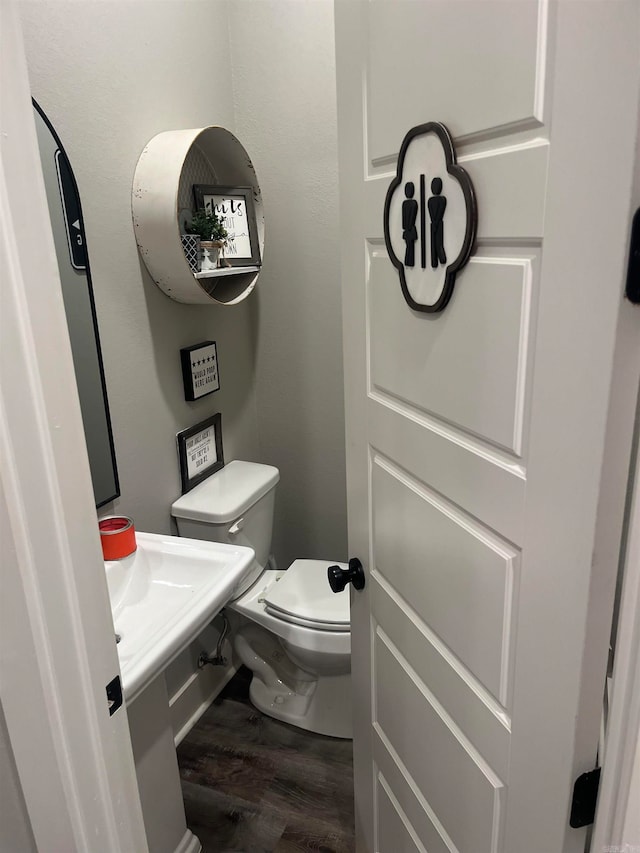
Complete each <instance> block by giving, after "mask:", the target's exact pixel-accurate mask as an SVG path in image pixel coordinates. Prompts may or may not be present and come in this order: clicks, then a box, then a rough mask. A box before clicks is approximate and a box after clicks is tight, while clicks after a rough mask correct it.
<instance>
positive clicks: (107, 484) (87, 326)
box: [32, 100, 120, 507]
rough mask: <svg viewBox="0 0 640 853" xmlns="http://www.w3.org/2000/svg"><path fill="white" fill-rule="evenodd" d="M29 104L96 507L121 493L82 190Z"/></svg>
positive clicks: (38, 113) (54, 135) (52, 136)
mask: <svg viewBox="0 0 640 853" xmlns="http://www.w3.org/2000/svg"><path fill="white" fill-rule="evenodd" d="M32 103H33V111H34V119H35V125H36V132H37V136H38V146H39V148H40V160H41V163H42V171H43V174H44V183H45V190H46V194H47V203H48V205H49V216H50V218H51V227H52V230H53V239H54V243H55V249H56V256H57V259H58V268H59V270H60V280H61V282H62V296H63V300H64V307H65V313H66V315H67V326H68V328H69V338H70V340H71V352H72V355H73V365H74V368H75V373H76V382H77V383H78V393H79V396H80V408H81V411H82V420H83V423H84V433H85V438H86V442H87V450H88V452H89V465H90V467H91V478H92V481H93V492H94V495H95V500H96V506H97V507H101V506H103V505H104V504H106V503H109V501H112V500H114V499H115V498H117V497H119V496H120V485H119V482H118V469H117V465H116V455H115V448H114V444H113V434H112V431H111V418H110V416H109V402H108V399H107V386H106V382H105V378H104V368H103V365H102V353H101V351H100V337H99V334H98V321H97V317H96V309H95V304H94V299H93V288H92V285H91V270H90V268H89V256H88V253H87V245H86V240H85V234H84V224H83V221H82V209H81V206H80V195H79V193H78V187H77V184H76V181H75V178H74V176H73V171H72V169H71V165H70V163H69V159H68V157H67V155H66V153H65V151H64V147H63V145H62V142H61V141H60V138H59V137H58V135H57V133H56V131H55V129H54V127H53V125H52V124H51V122H50V121H49V119H48V118H47V116H46V115H45V113H44V112H43V110H42V108H41V107H40V106H39V105H38V104H37V103H36V101H35V100H33V101H32Z"/></svg>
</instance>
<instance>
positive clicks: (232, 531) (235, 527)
mask: <svg viewBox="0 0 640 853" xmlns="http://www.w3.org/2000/svg"><path fill="white" fill-rule="evenodd" d="M243 527H244V518H239V519H238V520H237V521H234V523H233V524H232V525H231V527H230V528H229V535H230V536H235V535H236V533H240V531H241V530H242V528H243Z"/></svg>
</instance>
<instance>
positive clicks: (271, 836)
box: [178, 667, 355, 853]
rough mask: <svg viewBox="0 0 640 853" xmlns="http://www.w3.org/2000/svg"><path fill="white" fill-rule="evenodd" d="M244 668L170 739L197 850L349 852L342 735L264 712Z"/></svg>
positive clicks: (347, 754)
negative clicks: (176, 740) (176, 739)
mask: <svg viewBox="0 0 640 853" xmlns="http://www.w3.org/2000/svg"><path fill="white" fill-rule="evenodd" d="M250 679H251V673H250V672H249V670H247V669H245V668H244V667H243V668H242V669H241V670H240V671H239V672H238V673H237V674H236V675H235V677H234V678H233V679H232V680H231V681H230V682H229V684H228V685H227V687H226V688H225V690H224V691H223V692H222V693H221V694H220V696H219V697H218V699H217V700H216V701H215V702H214V704H213V705H212V706H211V707H210V708H209V709H208V710H207V711H206V713H205V714H204V715H203V716H202V717H201V719H200V720H199V722H198V723H197V725H196V726H194V728H193V729H192V730H191V731H190V732H189V734H188V735H187V737H186V738H185V739H184V740H183V741H182V743H181V744H180V746H179V747H178V763H179V765H180V775H181V778H182V792H183V795H184V803H185V811H186V814H187V824H188V826H189V828H190V829H191V831H192V832H194V833H195V834H196V835H197V836H198V838H199V839H200V841H201V843H202V847H203V851H204V853H227V851H237V853H295V851H301V850H306V851H317V853H352V851H354V850H355V841H354V826H353V824H354V818H353V766H352V748H351V741H345V740H339V739H337V738H329V737H324V736H323V735H317V734H313V733H312V732H305V731H303V730H302V729H298V728H296V727H295V726H290V725H287V723H281V722H279V721H278V720H272V719H271V718H270V717H267V716H265V715H264V714H261V713H260V712H259V711H257V710H256V709H255V708H254V707H253V706H252V705H251V703H250V701H249V682H250Z"/></svg>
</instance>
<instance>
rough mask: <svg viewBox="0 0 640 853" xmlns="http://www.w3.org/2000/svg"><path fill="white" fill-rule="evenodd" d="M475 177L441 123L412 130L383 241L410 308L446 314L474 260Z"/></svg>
mask: <svg viewBox="0 0 640 853" xmlns="http://www.w3.org/2000/svg"><path fill="white" fill-rule="evenodd" d="M477 221H478V215H477V208H476V198H475V193H474V190H473V184H472V183H471V178H470V177H469V175H468V174H467V172H466V171H465V169H463V168H462V166H459V165H458V163H457V160H456V153H455V149H454V147H453V141H452V139H451V135H450V134H449V131H448V130H447V128H446V127H445V126H444V125H443V124H440V122H428V123H427V124H421V125H419V126H418V127H414V128H412V129H411V130H410V131H409V132H408V133H407V135H406V136H405V138H404V140H403V142H402V145H401V147H400V154H399V156H398V167H397V171H396V175H395V177H394V179H393V181H392V182H391V184H390V186H389V189H388V190H387V196H386V199H385V205H384V239H385V243H386V246H387V251H388V253H389V258H390V259H391V262H392V264H393V265H394V267H395V268H396V269H397V270H398V274H399V276H400V286H401V288H402V293H403V295H404V298H405V299H406V300H407V303H408V304H409V305H410V307H411V308H413V309H414V310H415V311H426V312H436V311H442V309H443V308H445V307H446V305H447V303H448V302H449V300H450V299H451V295H452V293H453V288H454V284H455V280H456V275H457V274H458V273H459V272H460V270H461V269H462V268H463V267H464V265H465V264H466V263H467V261H468V260H469V257H470V255H471V252H472V251H473V247H474V243H475V237H476V229H477Z"/></svg>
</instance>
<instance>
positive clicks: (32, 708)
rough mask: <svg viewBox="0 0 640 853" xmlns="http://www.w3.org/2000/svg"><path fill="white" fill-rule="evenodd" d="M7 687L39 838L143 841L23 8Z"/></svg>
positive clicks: (15, 43)
mask: <svg viewBox="0 0 640 853" xmlns="http://www.w3.org/2000/svg"><path fill="white" fill-rule="evenodd" d="M0 57H1V59H0V63H1V66H0V78H1V80H2V100H1V115H0V125H1V126H0V156H1V160H0V240H1V243H0V285H1V288H2V290H1V293H2V310H1V311H0V341H1V347H2V351H1V364H0V369H1V377H2V383H1V391H0V522H1V524H2V574H1V584H2V595H1V596H0V607H1V609H2V612H1V614H0V634H1V639H0V649H1V655H2V658H1V668H0V675H1V681H0V690H1V693H0V696H1V700H2V708H3V711H4V714H5V718H6V724H7V730H8V733H9V738H10V744H11V750H12V753H13V757H14V759H15V766H16V769H17V774H18V778H19V784H20V787H21V789H22V793H23V796H24V801H25V805H26V810H27V813H28V817H29V820H30V823H31V829H32V832H33V837H34V840H35V844H36V847H37V848H38V849H40V850H65V851H70V853H71V851H92V853H103V851H104V853H107V851H116V850H122V851H124V850H127V851H128V850H131V851H133V850H135V851H136V853H138V851H140V853H144V851H146V850H147V843H146V836H145V832H144V825H143V821H142V812H141V809H140V801H139V796H138V786H137V780H136V774H135V766H134V762H133V755H132V751H131V741H130V738H129V728H128V721H127V715H126V710H125V708H124V707H122V708H120V709H119V710H118V711H117V712H116V713H115V714H114V715H113V716H111V717H110V716H109V712H108V707H107V698H106V693H105V687H106V685H107V683H108V682H109V681H111V679H113V678H114V676H116V675H118V674H119V664H118V657H117V653H116V647H115V642H114V640H113V621H112V618H111V612H110V606H109V598H108V592H107V586H106V578H105V574H104V567H103V561H102V555H101V552H100V544H99V538H98V533H97V523H96V521H97V520H96V511H95V504H94V498H93V490H92V487H91V477H90V473H89V464H88V457H87V451H86V444H85V440H84V431H83V426H82V419H81V415H80V407H79V401H78V393H77V388H76V382H75V374H74V369H73V363H72V359H71V349H70V344H69V336H68V332H67V325H66V318H65V314H64V306H63V302H62V291H61V286H60V279H59V275H58V268H57V262H56V256H55V250H54V245H53V236H52V233H51V225H50V221H49V216H48V209H47V201H46V197H45V190H44V181H43V177H42V171H41V167H40V158H39V154H38V147H37V141H36V134H35V126H34V122H33V112H32V107H31V95H30V89H29V81H28V76H27V67H26V60H25V56H24V50H23V43H22V33H21V29H20V25H19V19H18V14H17V8H16V6H15V5H14V4H13V3H10V2H4V1H3V4H2V26H1V27H0Z"/></svg>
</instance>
